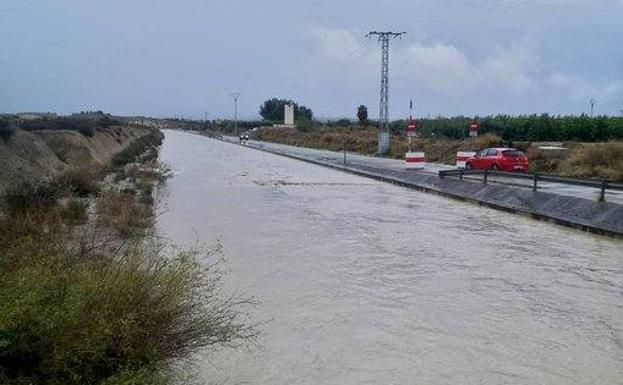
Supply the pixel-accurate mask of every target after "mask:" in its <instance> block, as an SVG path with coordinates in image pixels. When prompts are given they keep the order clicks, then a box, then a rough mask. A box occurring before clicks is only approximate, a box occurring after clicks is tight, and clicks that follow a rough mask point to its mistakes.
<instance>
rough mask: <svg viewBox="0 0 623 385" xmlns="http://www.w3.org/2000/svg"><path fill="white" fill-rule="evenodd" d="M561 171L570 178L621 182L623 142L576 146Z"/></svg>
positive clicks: (622, 176)
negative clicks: (595, 178)
mask: <svg viewBox="0 0 623 385" xmlns="http://www.w3.org/2000/svg"><path fill="white" fill-rule="evenodd" d="M561 169H562V171H563V173H565V174H567V175H571V176H576V177H600V178H605V179H610V180H614V181H619V182H623V142H609V143H590V144H583V145H579V146H576V147H575V148H574V149H573V150H572V151H571V154H570V155H569V158H568V159H567V160H566V161H565V162H564V163H563V164H562V165H561Z"/></svg>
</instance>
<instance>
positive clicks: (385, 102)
mask: <svg viewBox="0 0 623 385" xmlns="http://www.w3.org/2000/svg"><path fill="white" fill-rule="evenodd" d="M405 34H406V32H392V31H386V32H379V31H372V32H369V33H368V34H367V35H366V37H368V38H372V37H376V39H377V40H378V42H379V43H381V95H380V96H381V97H380V102H379V144H378V151H377V152H378V154H379V155H384V154H386V153H387V152H388V151H389V130H388V123H389V41H390V40H391V39H395V38H397V37H400V36H402V35H405Z"/></svg>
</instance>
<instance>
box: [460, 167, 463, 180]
mask: <svg viewBox="0 0 623 385" xmlns="http://www.w3.org/2000/svg"><path fill="white" fill-rule="evenodd" d="M459 180H463V169H461V170H459Z"/></svg>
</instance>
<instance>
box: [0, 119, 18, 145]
mask: <svg viewBox="0 0 623 385" xmlns="http://www.w3.org/2000/svg"><path fill="white" fill-rule="evenodd" d="M14 133H15V129H14V128H13V127H11V124H10V122H9V121H8V120H7V119H5V118H3V117H1V116H0V138H2V140H3V141H4V142H5V143H6V142H8V140H9V138H10V137H11V136H12V135H13V134H14Z"/></svg>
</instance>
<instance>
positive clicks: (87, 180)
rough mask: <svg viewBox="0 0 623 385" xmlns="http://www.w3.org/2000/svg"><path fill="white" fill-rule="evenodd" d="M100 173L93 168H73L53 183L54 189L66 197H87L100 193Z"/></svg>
mask: <svg viewBox="0 0 623 385" xmlns="http://www.w3.org/2000/svg"><path fill="white" fill-rule="evenodd" d="M99 177H100V171H99V170H97V169H94V168H93V167H90V168H87V167H78V168H71V169H69V170H67V171H65V172H63V173H62V174H60V175H59V176H57V177H56V178H55V179H54V180H53V181H52V186H53V188H54V189H56V190H57V191H59V193H64V194H65V195H76V196H79V197H87V196H89V195H94V194H97V192H98V191H99Z"/></svg>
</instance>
